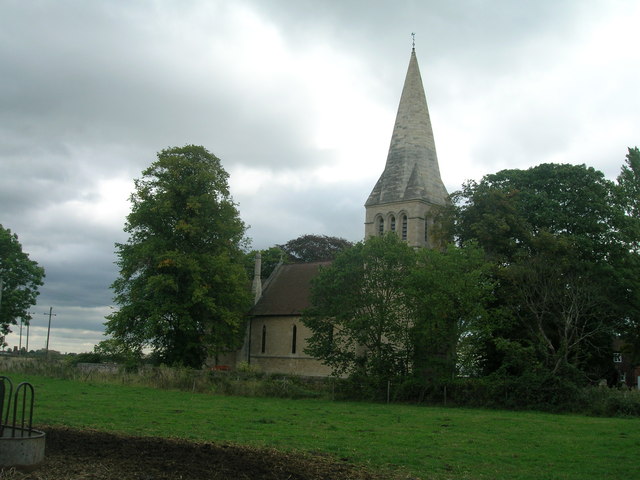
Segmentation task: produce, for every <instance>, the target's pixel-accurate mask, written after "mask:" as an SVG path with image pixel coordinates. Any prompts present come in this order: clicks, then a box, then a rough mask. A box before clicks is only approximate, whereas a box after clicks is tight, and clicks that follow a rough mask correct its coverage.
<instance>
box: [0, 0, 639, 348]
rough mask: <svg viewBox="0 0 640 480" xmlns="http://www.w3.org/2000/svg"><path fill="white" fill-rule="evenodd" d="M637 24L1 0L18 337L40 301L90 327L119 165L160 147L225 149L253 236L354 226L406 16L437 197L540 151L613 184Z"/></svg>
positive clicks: (541, 9) (122, 201)
mask: <svg viewBox="0 0 640 480" xmlns="http://www.w3.org/2000/svg"><path fill="white" fill-rule="evenodd" d="M639 24H640V3H639V2H637V1H635V0H630V1H625V0H602V1H598V0H535V1H533V0H532V1H513V0H508V1H507V0H458V1H451V0H422V1H418V0H415V1H409V0H406V1H405V0H394V1H380V0H378V1H374V0H368V1H365V0H360V1H356V0H354V1H349V0H324V1H319V0H313V1H311V0H295V1H294V0H289V1H285V0H281V1H278V0H234V1H231V0H226V1H225V0H157V1H144V0H142V1H138V2H130V1H126V0H108V1H107V0H104V1H99V0H96V1H91V2H88V1H85V0H55V1H54V0H33V1H28V2H27V1H24V0H0V224H2V225H3V226H4V227H5V228H9V229H11V230H12V231H13V232H15V233H17V234H18V236H19V239H20V242H21V243H22V245H23V250H24V251H26V252H27V253H29V255H30V257H31V258H32V259H33V260H36V261H37V262H38V263H39V264H40V265H41V266H43V267H44V268H45V270H46V273H47V277H46V280H45V282H46V283H45V285H44V286H43V287H42V289H41V295H40V297H39V302H38V304H37V305H36V306H34V307H33V309H32V311H33V312H34V315H33V317H34V319H33V320H32V327H31V332H30V338H29V348H30V349H38V348H42V347H44V343H45V338H46V326H47V319H48V318H47V316H46V315H44V314H45V313H48V311H49V307H50V306H52V307H53V312H54V313H55V314H56V316H55V317H53V321H52V330H51V340H50V348H52V349H55V350H60V351H63V352H81V351H91V350H92V349H93V345H94V344H95V343H97V342H98V341H100V340H102V339H103V337H102V333H103V322H104V316H105V315H106V314H108V313H109V311H110V308H111V305H112V292H111V291H110V289H109V285H110V284H111V282H113V280H114V279H115V278H116V276H117V269H116V268H115V266H114V264H113V262H114V260H115V255H114V243H115V242H123V241H126V236H125V234H124V233H123V230H122V228H123V225H124V221H125V216H126V215H127V213H128V211H129V204H128V196H129V194H130V193H131V192H132V189H133V179H134V178H137V177H139V176H140V173H141V171H142V170H143V169H144V168H146V167H147V166H148V165H149V164H150V163H151V162H153V161H154V159H155V154H156V152H158V151H159V150H161V149H163V148H166V147H170V146H182V145H185V144H196V145H203V146H205V147H206V148H207V149H208V150H210V151H211V152H213V153H215V154H216V155H217V156H218V157H220V158H221V159H222V163H223V166H224V167H225V169H226V170H227V171H228V172H229V174H230V184H231V190H232V193H233V196H234V199H235V201H236V202H238V203H239V209H240V213H241V217H242V218H243V220H244V221H245V222H246V223H247V224H248V225H249V226H250V229H249V232H248V235H249V236H250V237H251V238H252V240H253V247H254V248H267V247H270V246H272V245H274V244H277V243H284V242H286V241H288V240H290V239H293V238H296V237H297V236H299V235H302V234H305V233H316V234H326V235H335V236H340V237H344V238H347V239H349V240H352V241H357V240H360V239H361V238H362V236H363V231H364V227H363V221H364V207H363V204H364V201H365V200H366V198H367V196H368V194H369V192H370V190H371V188H372V187H373V185H374V183H375V181H376V180H377V178H378V176H379V175H380V173H381V172H382V170H383V168H384V163H385V160H386V154H387V149H388V145H389V139H390V136H391V130H392V127H393V122H394V118H395V112H396V108H397V105H398V101H399V98H400V92H401V89H402V84H403V81H404V75H405V73H406V68H407V65H408V62H409V54H410V51H411V32H415V33H416V37H415V38H416V52H417V55H418V61H419V64H420V68H421V71H422V77H423V81H424V84H425V89H426V93H427V100H428V102H429V108H430V111H431V120H432V123H433V128H434V133H435V138H436V144H437V148H438V157H439V161H440V170H441V173H442V178H443V181H444V183H445V185H446V186H447V188H448V190H449V191H454V190H457V189H458V188H460V186H461V184H462V182H464V181H465V180H467V179H480V178H481V177H482V176H483V175H485V174H488V173H493V172H496V171H498V170H501V169H504V168H527V167H530V166H533V165H537V164H540V163H543V162H559V163H572V164H581V163H585V164H587V165H589V166H593V167H595V168H597V169H600V170H602V171H603V172H604V173H605V175H606V176H607V177H609V178H612V179H613V178H615V177H616V175H617V174H618V172H619V169H620V166H621V165H622V164H623V162H624V157H625V154H626V149H627V147H628V146H636V145H639V144H640V93H639V86H640V49H639V48H638V45H640V29H638V28H637V26H638V25H639ZM25 340H26V339H24V338H23V345H24V342H25ZM8 341H9V343H10V345H16V344H17V343H18V336H17V335H16V334H14V335H11V336H10V337H9V338H8Z"/></svg>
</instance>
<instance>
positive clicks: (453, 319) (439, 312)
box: [405, 244, 494, 383]
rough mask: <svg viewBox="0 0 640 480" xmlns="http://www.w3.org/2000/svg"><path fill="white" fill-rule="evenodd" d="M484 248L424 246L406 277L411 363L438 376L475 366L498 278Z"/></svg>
mask: <svg viewBox="0 0 640 480" xmlns="http://www.w3.org/2000/svg"><path fill="white" fill-rule="evenodd" d="M488 274H489V264H488V263H487V262H486V260H485V258H484V252H483V251H482V250H481V249H480V248H478V247H477V246H476V245H474V244H469V245H464V246H462V247H461V248H458V247H455V246H454V245H449V246H448V247H447V248H446V249H445V250H443V251H439V250H428V249H422V250H420V251H418V252H417V263H416V265H415V267H413V268H412V269H411V271H410V273H409V276H408V278H407V286H406V287H405V288H406V289H407V290H406V291H407V296H408V301H409V304H410V305H411V309H412V315H411V316H412V318H413V326H412V328H411V336H412V344H413V353H414V358H413V361H412V369H413V371H414V374H415V375H416V376H418V377H419V378H421V379H422V380H423V381H425V382H427V383H429V382H438V381H441V380H442V379H447V378H453V377H454V376H455V375H456V374H463V375H470V374H473V373H475V372H476V371H477V366H476V360H477V359H476V353H475V352H476V344H478V343H479V342H480V339H482V338H484V336H485V334H486V332H485V324H486V323H487V316H488V315H489V314H488V312H487V311H486V306H487V305H488V304H489V301H490V299H491V297H492V291H493V289H494V284H493V282H492V281H490V279H489V275H488Z"/></svg>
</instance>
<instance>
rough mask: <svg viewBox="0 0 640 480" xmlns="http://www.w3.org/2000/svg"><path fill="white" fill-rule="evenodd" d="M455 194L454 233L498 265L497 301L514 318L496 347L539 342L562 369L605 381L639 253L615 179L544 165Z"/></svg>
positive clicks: (544, 355) (548, 361)
mask: <svg viewBox="0 0 640 480" xmlns="http://www.w3.org/2000/svg"><path fill="white" fill-rule="evenodd" d="M454 198H455V200H456V205H457V210H458V211H457V218H456V222H457V223H456V227H455V234H456V236H457V238H458V240H459V241H468V240H475V241H477V242H478V243H479V245H480V246H481V247H482V248H483V249H484V251H485V252H487V253H488V255H489V258H490V259H491V260H492V261H493V262H494V265H495V267H494V276H495V278H496V280H497V282H498V283H497V288H496V297H497V303H498V305H499V307H500V308H501V309H502V312H503V313H506V318H510V319H511V322H510V323H509V322H502V323H501V324H500V326H499V327H497V330H495V331H494V339H493V343H494V344H495V345H497V344H498V343H501V344H502V346H504V345H505V344H504V341H512V342H513V341H515V342H518V343H520V344H521V345H523V346H525V347H529V346H530V347H532V348H533V349H534V351H535V352H536V355H537V358H538V360H539V361H540V362H541V364H542V365H544V366H545V368H547V369H548V370H549V371H550V372H552V373H554V374H555V373H557V372H560V371H567V369H570V370H571V369H573V370H574V371H575V370H577V371H579V372H581V373H582V374H584V375H586V376H587V377H589V378H591V379H592V380H596V379H597V378H598V377H600V378H601V376H602V375H603V371H602V366H603V365H606V364H607V362H606V361H603V359H606V358H607V356H608V355H610V351H611V339H612V337H613V335H614V333H615V332H616V331H619V328H620V325H621V321H622V319H623V318H624V316H625V311H628V308H629V305H630V304H629V302H628V298H627V297H628V293H627V288H628V286H629V281H634V280H632V279H631V278H630V277H629V276H628V275H626V274H625V269H624V268H622V267H623V265H624V264H626V263H628V262H630V261H631V260H632V259H631V255H632V254H631V252H630V245H631V244H630V242H629V238H625V236H624V235H623V234H622V231H623V228H624V225H625V214H624V209H623V208H621V202H620V201H619V198H620V197H619V194H618V193H617V190H616V185H615V184H614V183H613V182H611V181H609V180H607V179H605V178H604V175H603V174H602V173H601V172H599V171H597V170H595V169H593V168H589V167H586V166H584V165H557V164H542V165H539V166H536V167H532V168H530V169H527V170H503V171H501V172H498V173H495V174H492V175H487V176H485V177H484V178H483V179H482V180H481V181H480V182H478V183H476V182H469V183H467V184H465V185H464V187H463V189H462V191H461V192H457V193H456V194H454ZM625 275H626V278H625ZM636 286H637V281H636ZM504 319H505V317H503V318H502V320H504ZM498 338H499V339H502V340H501V342H497V341H496V339H498ZM596 357H598V358H596ZM487 360H489V359H487ZM491 364H492V365H493V367H490V366H489V367H488V368H489V369H491V368H497V367H498V366H499V365H500V360H499V359H497V358H493V360H489V361H488V362H487V365H491Z"/></svg>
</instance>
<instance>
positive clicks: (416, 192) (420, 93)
mask: <svg viewBox="0 0 640 480" xmlns="http://www.w3.org/2000/svg"><path fill="white" fill-rule="evenodd" d="M448 202H449V197H448V194H447V191H446V189H445V187H444V184H443V183H442V179H441V178H440V169H439V167H438V157H437V155H436V147H435V142H434V138H433V130H432V128H431V119H430V117H429V109H428V108H427V100H426V96H425V93H424V87H423V84H422V77H421V76H420V69H419V67H418V60H417V58H416V53H415V48H414V49H412V51H411V57H410V59H409V68H408V70H407V75H406V78H405V82H404V87H403V89H402V95H401V98H400V105H399V107H398V113H397V116H396V121H395V125H394V128H393V133H392V136H391V144H390V146H389V153H388V156H387V162H386V165H385V168H384V171H383V172H382V174H381V175H380V179H379V180H378V182H377V183H376V184H375V186H374V187H373V190H372V191H371V194H370V195H369V198H368V199H367V201H366V203H365V230H364V234H365V238H368V237H371V236H374V235H383V234H384V233H386V232H396V233H397V235H399V236H401V238H402V239H403V240H405V241H406V242H407V243H408V244H409V245H410V246H412V247H416V248H418V247H426V248H431V247H433V246H434V239H433V238H432V234H431V232H432V229H431V227H432V225H433V218H434V215H435V209H436V208H437V207H439V206H443V205H446V204H447V203H448ZM325 264H326V263H325ZM322 265H323V263H322V262H319V263H305V264H292V265H279V266H278V267H277V268H276V269H275V270H274V272H273V273H272V274H271V276H270V277H269V278H268V279H266V280H265V281H264V283H263V282H262V280H261V278H260V260H259V259H258V260H257V261H256V272H255V275H254V284H253V290H254V294H255V305H254V306H253V308H252V309H251V311H250V312H249V320H248V324H247V333H246V338H245V343H244V346H243V348H242V349H241V350H240V351H239V352H238V354H237V358H236V361H237V362H247V363H249V364H250V365H252V366H254V367H256V368H257V369H259V370H260V371H263V372H267V373H285V374H295V375H304V376H327V375H329V374H330V373H331V370H330V369H329V368H328V367H327V366H325V365H323V364H322V363H321V362H320V361H319V360H317V359H315V358H312V357H310V356H308V355H307V354H305V352H304V350H305V347H306V340H307V338H308V337H309V335H310V331H309V329H307V327H305V325H303V324H302V322H301V321H300V318H301V314H302V311H303V310H304V309H305V308H306V307H307V306H308V305H309V288H310V282H311V280H312V279H313V278H314V276H315V275H317V273H318V271H319V269H320V268H321V267H322Z"/></svg>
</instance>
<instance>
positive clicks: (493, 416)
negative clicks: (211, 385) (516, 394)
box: [0, 373, 640, 480]
mask: <svg viewBox="0 0 640 480" xmlns="http://www.w3.org/2000/svg"><path fill="white" fill-rule="evenodd" d="M0 374H2V373H0ZM13 376H15V374H14V375H13ZM15 380H28V381H30V382H32V383H33V385H34V387H35V389H36V410H35V421H36V422H37V423H38V424H41V425H44V426H45V427H44V428H45V430H46V425H66V426H71V427H76V428H92V429H99V430H104V431H112V432H120V433H128V434H134V435H142V436H166V437H180V438H187V439H193V440H205V441H214V442H232V443H238V444H250V445H265V446H270V447H275V448H278V449H284V450H290V449H297V450H304V451H309V452H315V453H324V454H331V455H333V456H335V457H336V458H339V459H348V461H350V462H353V463H357V464H366V465H369V466H370V467H373V468H381V469H395V468H397V467H400V468H401V469H402V470H404V471H406V472H407V473H408V474H410V475H415V476H418V477H420V478H423V479H427V478H433V479H438V480H440V479H507V478H508V479H558V480H561V479H562V480H564V479H576V480H577V479H581V480H582V479H588V478H593V479H614V478H615V479H619V478H633V476H634V475H637V468H638V466H637V454H638V451H640V450H639V447H640V419H637V418H635V419H620V418H593V417H583V416H575V415H552V414H542V413H533V412H509V411H490V410H477V409H453V408H433V407H419V406H408V405H397V404H396V405H381V404H369V403H348V402H331V401H324V400H314V399H305V400H289V399H274V398H255V397H254V398H246V397H230V396H213V395H207V394H200V393H188V392H179V391H171V390H157V389H152V388H148V387H137V386H124V385H115V384H104V383H90V382H87V383H83V382H79V381H74V380H61V379H54V378H46V377H42V376H28V375H27V376H24V377H22V378H20V379H18V378H15Z"/></svg>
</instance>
